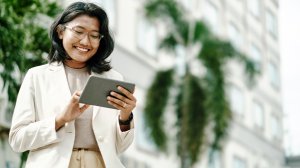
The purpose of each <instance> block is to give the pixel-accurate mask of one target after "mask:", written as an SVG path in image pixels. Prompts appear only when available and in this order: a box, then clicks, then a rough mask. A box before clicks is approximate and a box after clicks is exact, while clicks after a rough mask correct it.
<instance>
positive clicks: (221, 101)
mask: <svg viewBox="0 0 300 168" xmlns="http://www.w3.org/2000/svg"><path fill="white" fill-rule="evenodd" d="M145 11H146V16H147V18H148V19H149V20H150V21H155V20H160V21H163V23H164V26H165V27H166V28H168V30H169V31H168V33H167V35H166V36H165V38H164V39H163V40H162V42H161V45H160V47H161V48H162V49H165V50H167V51H169V52H171V53H174V52H175V50H176V48H177V47H178V46H182V47H183V48H184V49H185V51H186V52H185V60H186V61H185V63H184V66H185V73H181V74H179V73H176V67H174V68H172V69H169V70H165V71H158V72H157V74H156V76H155V78H154V82H153V83H152V85H151V86H150V88H149V90H148V92H147V97H146V107H145V115H144V117H145V125H146V128H147V129H148V131H149V136H150V137H151V138H152V140H153V142H154V143H155V144H156V146H157V148H158V149H159V150H161V151H164V152H167V151H168V145H167V142H168V141H169V138H168V137H169V136H168V134H167V130H165V129H164V123H165V119H164V117H163V115H164V112H165V111H166V110H165V109H166V106H167V105H168V100H169V99H170V97H171V96H172V95H173V94H174V93H175V92H171V90H172V89H171V88H175V90H177V92H178V94H177V95H176V101H175V103H174V105H175V106H176V110H175V111H174V113H175V115H176V116H177V118H176V119H177V121H176V124H175V126H176V128H177V130H178V131H177V138H176V141H177V154H178V156H179V157H180V159H181V167H182V168H187V167H192V166H193V165H194V164H195V163H196V162H197V161H198V158H199V156H200V155H201V153H202V151H203V150H205V149H207V148H210V149H212V150H210V151H211V152H210V162H211V161H212V160H211V158H212V155H213V153H214V151H216V150H221V149H222V142H224V139H225V138H226V136H227V134H228V129H229V126H230V122H231V120H232V112H231V110H230V106H229V102H228V100H227V97H226V90H225V88H226V82H225V77H226V73H225V69H226V63H227V62H228V61H229V60H232V59H237V60H239V61H240V62H241V63H242V64H243V65H244V68H245V74H246V75H247V79H248V81H249V82H251V83H250V84H253V78H254V75H255V73H256V70H255V68H254V63H253V62H252V61H251V60H249V59H248V57H246V56H245V55H243V54H242V53H240V52H238V51H237V50H235V49H234V47H233V46H232V45H231V43H230V42H228V41H224V40H221V39H219V38H217V37H216V36H214V35H213V34H212V33H211V32H210V30H209V28H208V27H207V26H206V24H205V23H204V22H203V21H201V20H196V19H193V18H192V17H190V16H189V12H188V11H186V9H185V8H184V7H183V6H182V5H181V4H180V3H178V1H175V0H150V1H147V2H146V4H145ZM197 47H198V48H200V49H199V52H197V53H196V54H195V55H193V52H192V51H193V49H194V48H197ZM195 61H200V62H201V64H202V66H203V67H204V68H205V69H206V73H205V74H204V75H201V76H199V75H195V74H193V73H192V70H193V69H192V64H193V63H194V62H195ZM173 90H174V89H173Z"/></svg>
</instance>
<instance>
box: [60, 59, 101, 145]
mask: <svg viewBox="0 0 300 168" xmlns="http://www.w3.org/2000/svg"><path fill="white" fill-rule="evenodd" d="M64 67H65V71H66V76H67V80H68V84H69V88H70V91H71V95H73V94H74V92H75V91H76V90H78V91H82V90H83V88H84V86H85V83H86V82H87V80H88V78H89V76H90V68H89V67H88V66H86V67H84V68H80V69H75V68H71V67H68V66H66V65H64ZM92 118H93V106H92V105H91V106H90V107H89V108H88V109H86V110H85V111H84V112H83V113H82V114H81V115H80V116H79V117H78V118H76V119H75V143H74V148H96V149H98V145H97V142H96V138H95V135H94V132H93V127H92Z"/></svg>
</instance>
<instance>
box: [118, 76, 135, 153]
mask: <svg viewBox="0 0 300 168" xmlns="http://www.w3.org/2000/svg"><path fill="white" fill-rule="evenodd" d="M117 75H118V76H117V77H116V79H117V80H122V81H123V77H122V75H121V74H119V73H118V74H117ZM119 112H120V111H119ZM116 129H117V130H116V153H117V155H120V154H122V153H123V152H125V151H126V150H127V149H128V148H129V146H130V145H131V144H132V142H133V138H134V119H132V120H131V122H130V129H129V130H128V131H125V132H122V131H121V129H120V123H119V115H118V116H117V118H116Z"/></svg>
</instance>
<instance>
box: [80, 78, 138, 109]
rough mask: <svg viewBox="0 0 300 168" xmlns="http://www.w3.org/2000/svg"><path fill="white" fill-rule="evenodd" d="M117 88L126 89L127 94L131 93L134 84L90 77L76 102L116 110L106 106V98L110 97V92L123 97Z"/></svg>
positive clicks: (108, 105)
mask: <svg viewBox="0 0 300 168" xmlns="http://www.w3.org/2000/svg"><path fill="white" fill-rule="evenodd" d="M118 86H122V87H123V88H125V89H127V90H128V91H129V92H131V93H132V91H133V89H134V86H135V84H132V83H128V82H124V81H119V80H114V79H109V78H103V77H100V76H95V75H91V76H90V77H89V79H88V81H87V84H86V85H85V87H84V89H83V92H82V94H81V96H80V98H79V100H78V102H79V103H84V104H90V105H96V106H101V107H107V108H112V109H117V108H116V107H114V106H112V105H110V104H108V102H107V96H111V95H110V92H111V91H114V92H117V93H119V94H122V95H124V94H123V93H122V92H121V91H119V90H118V89H117V87H118ZM124 96H125V95H124ZM112 97H113V96H112ZM125 97H126V96H125Z"/></svg>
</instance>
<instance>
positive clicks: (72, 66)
mask: <svg viewBox="0 0 300 168" xmlns="http://www.w3.org/2000/svg"><path fill="white" fill-rule="evenodd" d="M50 39H51V42H52V46H51V51H50V53H49V56H48V62H49V64H46V65H42V66H38V67H34V68H31V69H30V70H29V71H28V72H27V74H26V76H25V78H24V80H23V83H22V86H21V88H20V91H19V94H18V98H17V102H16V107H15V110H14V115H13V119H12V126H11V132H10V135H9V143H10V145H11V146H12V148H13V149H14V150H15V151H17V152H24V151H26V150H30V153H29V156H28V159H27V162H26V168H36V167H38V168H41V167H42V168H67V167H69V168H75V167H76V168H77V167H81V168H83V167H86V168H96V167H97V168H99V167H100V168H102V167H106V168H118V167H123V165H122V164H121V163H120V161H119V159H118V158H117V155H119V154H121V153H122V152H124V151H125V150H126V149H127V148H128V147H129V146H130V144H131V143H132V141H133V127H134V126H133V120H132V118H133V115H132V110H133V109H134V108H135V103H136V99H135V97H134V96H133V93H130V92H128V91H127V90H125V89H123V88H121V87H120V88H119V87H118V89H119V90H120V91H121V92H123V93H124V94H125V95H126V96H127V97H128V98H126V97H124V96H122V95H120V94H117V93H114V92H112V93H111V95H112V96H113V97H112V96H108V97H107V99H108V103H110V104H111V105H113V106H115V107H116V108H118V109H119V110H114V109H108V108H102V107H98V106H90V105H87V104H86V105H83V106H82V107H81V106H80V105H79V103H78V99H79V97H80V95H81V92H80V91H78V90H82V89H83V86H84V85H85V83H86V81H87V79H88V77H89V75H90V74H93V75H99V76H102V77H107V78H112V79H117V80H123V78H122V76H121V75H120V74H119V73H117V72H116V71H114V70H112V69H111V66H110V65H109V62H107V61H105V59H106V58H107V57H108V56H109V55H110V54H111V52H112V51H113V48H114V41H113V39H112V37H111V35H110V32H109V29H108V18H107V15H106V13H105V12H104V10H103V9H101V8H100V7H98V6H96V5H94V4H92V3H84V2H76V3H73V4H71V5H70V6H68V7H67V9H66V10H65V11H64V12H63V13H62V14H61V15H60V16H58V18H57V19H56V20H55V21H54V23H53V24H52V26H51V30H50ZM99 87H101V86H99ZM71 93H73V94H72V95H71Z"/></svg>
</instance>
